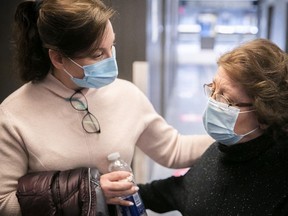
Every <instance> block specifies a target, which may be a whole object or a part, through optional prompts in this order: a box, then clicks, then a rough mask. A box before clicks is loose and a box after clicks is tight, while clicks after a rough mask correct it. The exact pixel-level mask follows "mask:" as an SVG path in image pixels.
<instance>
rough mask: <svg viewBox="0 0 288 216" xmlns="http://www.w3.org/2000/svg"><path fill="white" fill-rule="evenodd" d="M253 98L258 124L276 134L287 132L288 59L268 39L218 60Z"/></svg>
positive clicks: (245, 44)
mask: <svg viewBox="0 0 288 216" xmlns="http://www.w3.org/2000/svg"><path fill="white" fill-rule="evenodd" d="M218 65H219V66H221V67H222V68H223V69H224V70H225V72H226V73H227V75H228V76H229V77H230V78H231V79H232V80H234V81H236V82H238V83H239V84H240V85H241V86H243V89H245V92H246V94H247V95H248V96H249V97H250V98H252V99H253V101H254V102H253V104H254V107H255V110H256V114H257V116H258V121H259V122H260V123H262V124H266V125H268V126H270V127H269V130H272V131H273V133H274V135H275V134H281V133H283V132H284V133H285V134H287V132H288V56H287V54H286V53H285V52H284V51H283V50H281V49H280V48H279V47H278V46H277V45H276V44H274V43H273V42H271V41H269V40H267V39H261V38H259V39H255V40H252V41H249V42H246V43H244V44H242V45H240V46H239V47H237V48H235V49H233V50H232V51H230V52H227V53H226V54H224V55H222V56H221V57H220V58H219V60H218Z"/></svg>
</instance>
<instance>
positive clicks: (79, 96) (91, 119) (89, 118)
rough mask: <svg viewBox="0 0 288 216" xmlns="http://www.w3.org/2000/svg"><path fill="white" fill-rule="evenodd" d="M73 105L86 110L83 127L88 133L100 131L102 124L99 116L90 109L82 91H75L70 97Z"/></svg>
mask: <svg viewBox="0 0 288 216" xmlns="http://www.w3.org/2000/svg"><path fill="white" fill-rule="evenodd" d="M70 103H71V106H72V107H73V108H74V109H76V110H78V111H86V112H87V113H86V114H85V115H84V117H83V119H82V127H83V129H84V130H85V131H86V132H87V133H100V132H101V130H100V124H99V121H98V120H97V118H96V117H95V116H94V115H93V114H92V113H90V111H89V110H88V102H87V99H86V97H85V96H84V94H83V93H82V92H81V91H77V92H75V93H74V94H73V95H72V96H71V98H70Z"/></svg>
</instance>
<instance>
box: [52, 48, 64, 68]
mask: <svg viewBox="0 0 288 216" xmlns="http://www.w3.org/2000/svg"><path fill="white" fill-rule="evenodd" d="M48 53H49V58H50V60H51V62H52V64H53V66H54V67H55V68H57V69H60V70H63V69H64V65H63V60H64V58H63V55H62V54H61V53H60V52H58V51H56V50H52V49H49V51H48Z"/></svg>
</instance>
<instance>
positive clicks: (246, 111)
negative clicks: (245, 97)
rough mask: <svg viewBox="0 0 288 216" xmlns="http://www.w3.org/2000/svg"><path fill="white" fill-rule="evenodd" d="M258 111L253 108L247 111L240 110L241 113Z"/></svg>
mask: <svg viewBox="0 0 288 216" xmlns="http://www.w3.org/2000/svg"><path fill="white" fill-rule="evenodd" d="M254 111H256V109H253V110H247V111H240V112H239V114H242V113H249V112H254Z"/></svg>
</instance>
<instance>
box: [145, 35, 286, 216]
mask: <svg viewBox="0 0 288 216" xmlns="http://www.w3.org/2000/svg"><path fill="white" fill-rule="evenodd" d="M204 89H205V91H206V93H207V96H208V97H209V100H208V104H207V108H206V110H205V112H204V116H203V124H204V126H205V128H206V130H207V132H208V133H209V134H210V135H211V136H212V137H213V138H214V139H215V140H216V142H215V143H214V144H213V145H212V146H211V147H209V149H208V150H207V151H206V152H205V153H204V154H203V156H202V157H201V159H199V160H198V162H197V163H196V164H195V165H194V166H193V167H191V168H190V170H189V171H188V173H186V175H184V176H181V177H171V178H168V179H165V180H158V181H154V182H152V183H150V184H146V185H140V192H141V195H142V198H143V200H144V203H145V205H146V207H147V208H149V209H151V210H154V211H156V212H167V211H171V210H179V211H180V212H181V213H182V214H183V215H186V216H191V215H193V216H199V215H201V216H203V215H221V216H223V215H233V216H235V215H245V216H247V215H253V216H255V215H259V216H260V215H261V216H264V215H277V216H281V215H288V160H287V155H288V135H287V126H288V124H287V122H288V112H287V110H288V57H287V54H286V53H285V52H283V51H282V50H281V49H280V48H279V47H277V46H276V45H275V44H273V43H272V42H270V41H268V40H265V39H256V40H253V41H250V42H247V43H245V44H243V45H241V46H239V47H237V48H235V49H234V50H232V51H230V52H228V53H226V54H224V55H223V56H221V57H220V59H219V61H218V71H217V73H216V75H215V78H214V80H213V81H212V83H210V84H206V85H204Z"/></svg>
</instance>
